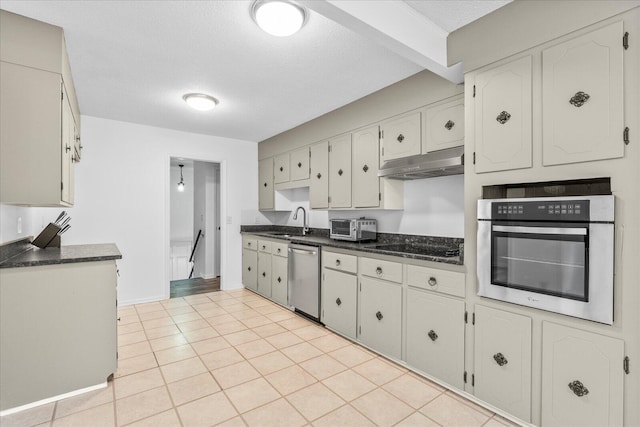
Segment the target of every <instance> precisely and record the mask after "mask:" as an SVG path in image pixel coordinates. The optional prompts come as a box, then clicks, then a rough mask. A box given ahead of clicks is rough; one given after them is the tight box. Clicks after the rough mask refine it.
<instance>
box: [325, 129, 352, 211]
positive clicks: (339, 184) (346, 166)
mask: <svg viewBox="0 0 640 427" xmlns="http://www.w3.org/2000/svg"><path fill="white" fill-rule="evenodd" d="M349 207H351V134H347V135H342V136H339V137H337V138H334V139H332V140H331V141H329V208H349Z"/></svg>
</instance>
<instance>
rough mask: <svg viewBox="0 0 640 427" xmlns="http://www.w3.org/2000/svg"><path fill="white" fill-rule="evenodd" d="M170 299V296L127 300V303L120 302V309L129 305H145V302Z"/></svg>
mask: <svg viewBox="0 0 640 427" xmlns="http://www.w3.org/2000/svg"><path fill="white" fill-rule="evenodd" d="M168 298H169V297H168V296H156V297H151V298H140V299H132V300H126V301H118V307H125V306H127V305H133V304H144V303H145V302H157V301H164V300H166V299H168Z"/></svg>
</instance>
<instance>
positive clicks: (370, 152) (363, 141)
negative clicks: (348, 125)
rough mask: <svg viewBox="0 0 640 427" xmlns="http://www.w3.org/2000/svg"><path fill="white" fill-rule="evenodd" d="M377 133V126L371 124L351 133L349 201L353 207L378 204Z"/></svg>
mask: <svg viewBox="0 0 640 427" xmlns="http://www.w3.org/2000/svg"><path fill="white" fill-rule="evenodd" d="M378 135H379V133H378V126H372V127H370V128H367V129H364V130H361V131H359V132H355V133H354V134H353V158H352V166H353V175H352V180H353V183H352V184H353V187H352V197H351V202H352V205H353V207H354V208H371V207H378V206H380V178H378Z"/></svg>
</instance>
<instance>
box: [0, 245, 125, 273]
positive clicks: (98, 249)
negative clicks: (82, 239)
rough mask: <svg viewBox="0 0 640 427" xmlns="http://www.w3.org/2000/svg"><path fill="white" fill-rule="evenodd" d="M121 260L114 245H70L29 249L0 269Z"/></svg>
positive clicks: (9, 260)
mask: <svg viewBox="0 0 640 427" xmlns="http://www.w3.org/2000/svg"><path fill="white" fill-rule="evenodd" d="M121 258H122V254H121V253H120V251H119V250H118V247H117V246H116V245H115V244H114V243H104V244H95V245H70V246H62V247H60V248H47V249H40V248H36V247H31V248H30V249H28V250H26V251H24V252H22V253H20V254H17V255H15V256H12V257H11V258H8V259H6V260H4V261H2V262H0V268H15V267H33V266H38V265H52V264H69V263H76V262H91V261H108V260H113V259H121Z"/></svg>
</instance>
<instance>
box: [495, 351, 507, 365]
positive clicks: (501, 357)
mask: <svg viewBox="0 0 640 427" xmlns="http://www.w3.org/2000/svg"><path fill="white" fill-rule="evenodd" d="M493 360H495V361H496V363H497V364H498V366H504V365H506V364H507V363H509V361H508V360H507V358H506V357H504V354H502V353H496V354H494V355H493Z"/></svg>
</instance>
